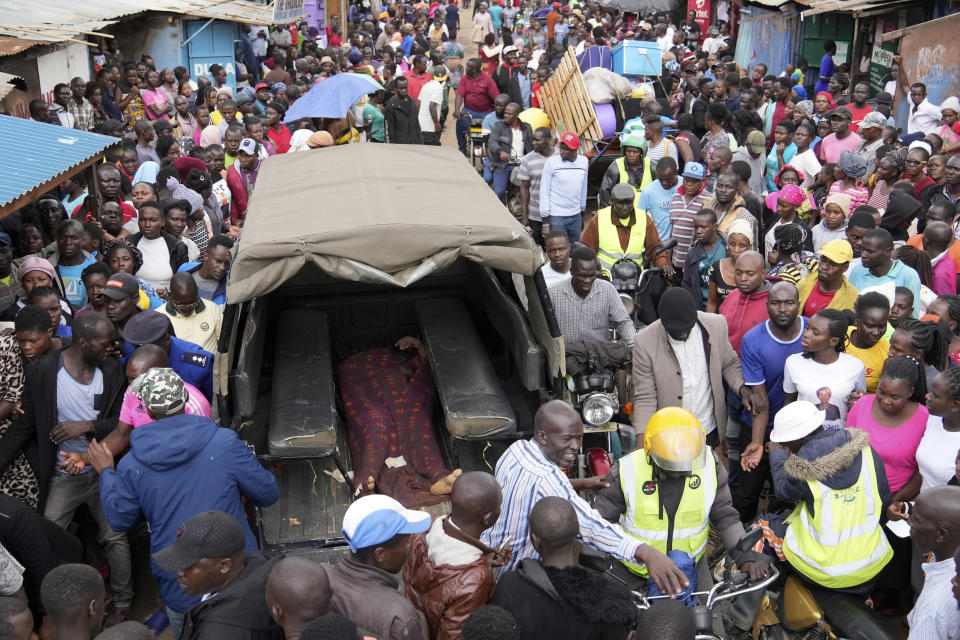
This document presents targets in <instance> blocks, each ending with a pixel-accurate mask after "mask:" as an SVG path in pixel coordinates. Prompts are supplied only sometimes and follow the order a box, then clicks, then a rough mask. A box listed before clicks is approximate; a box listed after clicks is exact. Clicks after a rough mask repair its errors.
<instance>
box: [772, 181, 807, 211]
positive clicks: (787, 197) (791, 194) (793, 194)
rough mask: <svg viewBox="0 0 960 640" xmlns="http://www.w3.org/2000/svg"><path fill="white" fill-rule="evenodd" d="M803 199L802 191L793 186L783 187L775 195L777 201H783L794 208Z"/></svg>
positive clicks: (804, 195)
mask: <svg viewBox="0 0 960 640" xmlns="http://www.w3.org/2000/svg"><path fill="white" fill-rule="evenodd" d="M805 197H806V194H805V193H804V192H803V189H801V188H800V187H798V186H797V185H795V184H788V185H784V186H783V188H782V189H780V191H779V192H778V193H777V199H778V200H784V201H785V202H787V204H790V205H793V206H794V207H799V206H800V204H801V203H802V202H803V199H804V198H805Z"/></svg>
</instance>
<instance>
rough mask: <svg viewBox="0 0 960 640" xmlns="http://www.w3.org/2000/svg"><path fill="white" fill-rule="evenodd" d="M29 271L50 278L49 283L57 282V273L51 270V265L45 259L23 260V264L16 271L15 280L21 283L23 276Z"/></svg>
mask: <svg viewBox="0 0 960 640" xmlns="http://www.w3.org/2000/svg"><path fill="white" fill-rule="evenodd" d="M31 271H42V272H43V273H45V274H47V275H48V276H50V280H51V281H53V282H57V272H56V271H55V270H54V269H53V265H52V264H50V262H49V261H48V260H46V259H45V258H41V257H39V256H30V257H29V258H27V259H26V260H24V261H23V264H21V265H20V270H19V271H17V280H20V281H22V280H23V278H24V276H26V275H27V274H28V273H30V272H31Z"/></svg>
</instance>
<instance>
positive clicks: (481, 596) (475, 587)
mask: <svg viewBox="0 0 960 640" xmlns="http://www.w3.org/2000/svg"><path fill="white" fill-rule="evenodd" d="M433 532H434V536H437V535H439V536H440V537H441V538H442V539H443V540H444V542H445V543H450V544H453V545H466V543H463V542H460V541H459V540H455V539H453V538H450V536H447V535H446V534H444V533H443V529H442V524H441V519H437V520H435V521H434V527H433ZM430 533H431V532H430V531H428V532H427V533H418V534H416V535H414V536H413V538H412V539H411V541H410V555H409V556H408V557H407V562H406V564H404V565H403V582H404V585H405V586H406V593H407V598H409V599H410V602H412V603H413V606H415V607H416V608H417V609H419V610H420V611H421V612H423V614H424V615H425V616H426V618H427V625H428V626H429V627H430V638H431V640H459V638H460V629H461V627H463V622H464V620H466V619H467V616H469V615H470V614H471V613H473V612H474V611H475V610H477V609H478V608H480V607H481V606H483V605H484V604H486V603H487V600H489V599H490V593H491V592H492V591H493V586H494V581H493V572H492V571H491V569H490V565H489V564H488V563H487V560H486V556H483V555H481V556H480V557H479V558H478V559H476V560H474V561H472V562H470V563H468V564H455V565H453V564H436V563H435V562H434V561H433V559H431V558H430V556H429V555H428V552H429V545H428V543H427V536H428V535H430ZM431 539H436V538H435V537H432V538H431Z"/></svg>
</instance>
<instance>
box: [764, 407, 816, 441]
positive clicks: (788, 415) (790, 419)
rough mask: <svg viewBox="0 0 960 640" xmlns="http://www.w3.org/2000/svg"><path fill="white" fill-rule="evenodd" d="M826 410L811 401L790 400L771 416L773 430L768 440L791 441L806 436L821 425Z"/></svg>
mask: <svg viewBox="0 0 960 640" xmlns="http://www.w3.org/2000/svg"><path fill="white" fill-rule="evenodd" d="M826 415H827V412H826V411H820V410H819V409H817V407H816V406H815V405H814V404H813V403H812V402H807V401H806V400H797V401H796V402H791V403H790V404H788V405H787V406H785V407H784V408H783V409H780V411H778V412H777V415H776V416H775V417H774V418H773V431H771V432H770V440H771V441H773V442H793V441H794V440H799V439H800V438H803V437H804V436H808V435H810V434H811V433H813V432H814V430H816V429H817V428H818V427H821V426H823V421H824V419H825V418H826Z"/></svg>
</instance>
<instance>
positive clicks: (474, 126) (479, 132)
mask: <svg viewBox="0 0 960 640" xmlns="http://www.w3.org/2000/svg"><path fill="white" fill-rule="evenodd" d="M460 117H461V118H466V119H468V120H469V121H470V129H469V130H468V131H467V160H469V161H470V164H472V165H473V168H474V169H476V171H477V173H479V174H480V175H483V161H484V159H485V158H486V157H487V138H489V137H490V132H489V131H484V130H483V118H474V117H473V116H471V115H470V114H469V113H461V114H460Z"/></svg>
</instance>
